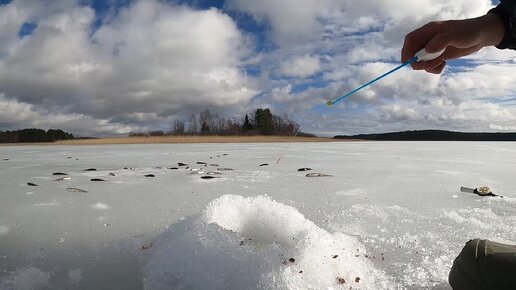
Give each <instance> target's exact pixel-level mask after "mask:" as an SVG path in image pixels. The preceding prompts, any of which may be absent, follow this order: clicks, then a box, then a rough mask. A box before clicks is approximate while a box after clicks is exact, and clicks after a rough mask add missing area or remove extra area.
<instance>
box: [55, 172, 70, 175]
mask: <svg viewBox="0 0 516 290" xmlns="http://www.w3.org/2000/svg"><path fill="white" fill-rule="evenodd" d="M52 175H68V173H64V172H54V173H52Z"/></svg>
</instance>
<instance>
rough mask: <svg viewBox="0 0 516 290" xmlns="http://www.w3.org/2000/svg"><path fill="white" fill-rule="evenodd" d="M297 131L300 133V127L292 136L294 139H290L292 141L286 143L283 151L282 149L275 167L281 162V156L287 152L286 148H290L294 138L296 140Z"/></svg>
mask: <svg viewBox="0 0 516 290" xmlns="http://www.w3.org/2000/svg"><path fill="white" fill-rule="evenodd" d="M299 131H301V126H299V128H298V129H297V132H296V134H294V137H292V139H290V142H288V144H287V147H285V149H283V152H281V154H280V156H279V158H278V160H277V161H276V165H278V163H279V162H280V160H281V157H283V154H285V152H286V151H287V149H288V147H289V146H290V144H291V143H292V142H293V141H294V138H296V136H297V134H298V133H299Z"/></svg>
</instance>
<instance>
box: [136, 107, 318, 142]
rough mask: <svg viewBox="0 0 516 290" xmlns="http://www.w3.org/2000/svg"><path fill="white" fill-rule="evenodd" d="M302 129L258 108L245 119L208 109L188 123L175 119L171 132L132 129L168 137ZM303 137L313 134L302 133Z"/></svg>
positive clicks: (257, 133) (285, 117) (281, 117)
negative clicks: (223, 114) (227, 117)
mask: <svg viewBox="0 0 516 290" xmlns="http://www.w3.org/2000/svg"><path fill="white" fill-rule="evenodd" d="M298 131H299V124H298V123H296V122H294V121H292V120H291V119H290V118H289V117H288V116H287V115H286V114H284V115H283V116H278V115H274V114H272V113H271V111H270V110H269V109H268V108H267V109H256V111H254V113H253V114H250V115H249V114H246V115H245V116H242V117H241V118H232V119H226V118H224V117H221V116H219V115H218V114H216V113H215V114H212V113H211V112H210V110H208V109H206V110H204V111H202V112H200V113H199V114H198V115H195V114H191V115H190V117H189V119H188V122H186V121H183V120H175V121H174V122H173V123H172V126H171V129H170V130H169V131H168V132H164V131H152V132H148V133H141V132H138V133H137V132H132V133H129V136H130V137H133V136H164V135H222V136H224V135H228V136H229V135H232V136H234V135H294V134H296V133H298ZM298 135H299V136H313V135H310V134H306V133H298Z"/></svg>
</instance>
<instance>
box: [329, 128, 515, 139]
mask: <svg viewBox="0 0 516 290" xmlns="http://www.w3.org/2000/svg"><path fill="white" fill-rule="evenodd" d="M333 138H334V139H362V140H383V141H516V133H463V132H453V131H445V130H416V131H403V132H392V133H383V134H359V135H351V136H346V135H337V136H335V137H333Z"/></svg>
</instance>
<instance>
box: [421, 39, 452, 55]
mask: <svg viewBox="0 0 516 290" xmlns="http://www.w3.org/2000/svg"><path fill="white" fill-rule="evenodd" d="M451 42H452V39H451V37H450V36H449V35H448V34H438V35H436V36H434V38H432V39H431V40H430V41H429V42H428V43H427V44H426V46H425V50H426V51H427V52H428V53H434V52H438V51H440V50H443V49H445V48H447V47H448V46H449V45H450V44H451Z"/></svg>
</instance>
